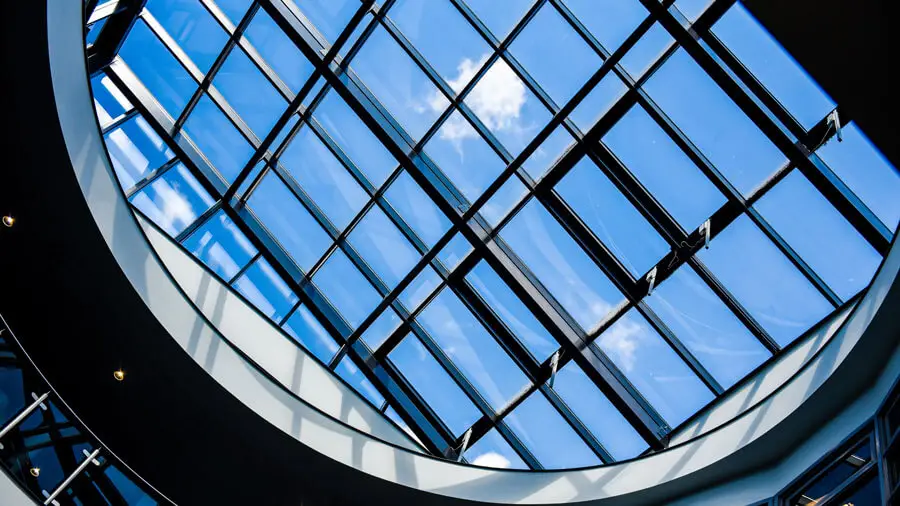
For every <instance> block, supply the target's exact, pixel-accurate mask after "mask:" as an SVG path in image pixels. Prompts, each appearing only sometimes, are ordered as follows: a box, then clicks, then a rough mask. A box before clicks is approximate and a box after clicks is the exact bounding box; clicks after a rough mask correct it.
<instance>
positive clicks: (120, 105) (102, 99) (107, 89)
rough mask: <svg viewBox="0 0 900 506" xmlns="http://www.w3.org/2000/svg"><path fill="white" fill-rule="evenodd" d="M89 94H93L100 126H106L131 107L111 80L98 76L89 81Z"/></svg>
mask: <svg viewBox="0 0 900 506" xmlns="http://www.w3.org/2000/svg"><path fill="white" fill-rule="evenodd" d="M91 92H92V93H93V94H94V107H95V108H96V109H97V119H98V120H100V126H106V125H108V124H109V123H110V122H112V120H114V119H115V118H118V117H119V116H121V115H123V114H125V113H126V112H127V111H129V110H131V108H132V107H133V106H132V105H131V102H129V101H128V99H127V98H125V95H123V94H122V92H121V91H119V88H118V87H116V85H115V84H113V82H112V79H110V78H109V77H107V76H105V75H100V76H98V77H95V78H93V79H91Z"/></svg>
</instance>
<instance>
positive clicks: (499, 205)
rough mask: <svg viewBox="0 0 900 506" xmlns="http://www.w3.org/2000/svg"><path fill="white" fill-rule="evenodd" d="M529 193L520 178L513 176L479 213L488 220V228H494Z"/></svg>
mask: <svg viewBox="0 0 900 506" xmlns="http://www.w3.org/2000/svg"><path fill="white" fill-rule="evenodd" d="M527 193H528V188H526V187H525V185H524V184H522V181H521V180H519V178H518V177H516V176H512V177H511V178H509V179H507V180H506V182H505V183H503V185H502V186H501V187H500V188H499V189H498V190H497V193H495V194H494V196H493V197H491V198H490V199H489V200H488V201H487V202H485V203H484V205H483V206H482V207H481V210H480V211H479V213H481V216H482V217H483V218H484V219H485V220H487V224H488V226H490V227H491V228H494V227H496V226H497V224H498V223H500V221H501V220H502V219H503V218H505V217H506V215H507V214H509V212H510V211H511V210H512V209H513V207H515V206H516V204H518V203H519V202H520V201H521V200H522V198H523V197H525V195H526V194H527Z"/></svg>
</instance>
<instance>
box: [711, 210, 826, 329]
mask: <svg viewBox="0 0 900 506" xmlns="http://www.w3.org/2000/svg"><path fill="white" fill-rule="evenodd" d="M699 257H700V259H701V260H702V261H703V262H704V263H705V264H706V266H707V267H709V269H710V270H711V271H712V272H713V274H715V275H716V277H717V278H719V279H720V280H721V281H722V283H723V284H724V285H725V287H726V288H728V290H729V291H730V292H731V293H732V294H733V295H734V296H735V298H737V299H738V301H740V302H741V304H742V305H743V306H744V307H745V308H746V309H747V311H749V312H750V314H751V315H753V317H754V318H756V320H757V321H759V323H760V324H761V325H762V326H763V327H765V329H766V330H767V331H768V332H769V334H771V336H772V338H774V339H775V341H776V342H777V343H778V344H780V345H781V346H785V345H787V344H789V343H790V342H791V341H793V340H794V338H796V337H797V336H798V335H800V334H801V333H803V332H805V331H806V329H808V328H809V327H810V326H811V325H812V324H814V323H816V322H817V321H819V320H820V319H822V318H823V317H824V316H825V315H827V314H828V313H830V312H831V311H832V310H833V309H834V308H832V307H831V305H830V304H829V303H828V301H826V300H825V299H824V298H823V297H822V296H821V295H820V294H819V292H817V291H816V289H815V288H813V286H812V285H811V284H809V282H808V281H806V279H805V278H804V277H803V275H802V274H800V271H798V270H797V269H796V268H794V266H793V265H792V264H791V263H790V261H789V260H788V259H787V257H785V256H784V255H782V254H781V252H780V251H778V248H776V247H775V245H774V244H772V242H771V241H769V239H768V238H767V237H766V236H765V235H763V233H762V231H760V230H759V229H758V228H756V225H754V224H753V223H752V222H751V221H750V218H748V217H746V216H741V217H740V218H738V219H737V220H736V221H735V222H734V223H733V224H732V225H730V226H729V227H728V228H726V229H725V230H723V231H722V233H721V234H719V235H718V236H717V237H716V238H715V239H714V240H713V241H712V242H711V243H710V247H709V249H708V250H702V251H700V253H699Z"/></svg>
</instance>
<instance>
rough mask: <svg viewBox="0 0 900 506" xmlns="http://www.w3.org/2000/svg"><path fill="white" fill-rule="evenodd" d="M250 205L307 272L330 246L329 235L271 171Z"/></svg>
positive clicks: (260, 184)
mask: <svg viewBox="0 0 900 506" xmlns="http://www.w3.org/2000/svg"><path fill="white" fill-rule="evenodd" d="M247 205H248V207H249V208H250V210H251V211H253V214H254V215H256V217H257V219H259V221H260V222H261V223H262V224H263V225H264V226H265V227H266V228H267V229H268V230H269V233H271V234H272V237H274V238H275V239H276V240H277V241H278V242H279V243H280V244H281V246H282V247H283V248H284V249H285V251H287V253H288V254H289V255H290V256H291V258H293V260H294V262H295V263H296V264H297V266H298V267H300V268H301V269H303V270H304V271H308V270H309V269H310V268H312V266H313V265H314V264H315V263H316V261H317V260H319V258H321V256H322V254H323V253H325V249H326V248H327V247H328V246H329V245H330V244H331V238H330V237H328V234H326V233H325V231H324V230H323V229H322V227H320V226H319V224H318V223H317V222H316V221H315V219H314V218H313V217H312V215H310V214H309V211H307V210H306V208H305V207H303V204H301V203H300V201H299V200H297V198H296V197H294V194H293V193H291V191H290V190H289V189H288V187H287V186H285V184H284V183H283V182H282V181H281V179H279V178H278V175H276V174H275V173H273V172H271V171H270V172H269V173H268V174H266V175H265V176H264V177H263V178H262V181H260V183H259V185H258V186H257V187H256V189H255V190H253V193H252V194H251V195H250V199H248V201H247Z"/></svg>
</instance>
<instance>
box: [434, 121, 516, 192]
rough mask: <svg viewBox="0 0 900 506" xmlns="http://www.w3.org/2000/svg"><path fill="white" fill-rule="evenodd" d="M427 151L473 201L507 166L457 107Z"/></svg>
mask: <svg viewBox="0 0 900 506" xmlns="http://www.w3.org/2000/svg"><path fill="white" fill-rule="evenodd" d="M425 151H426V152H427V154H428V155H429V156H431V158H432V159H433V160H434V161H435V162H436V163H437V165H438V167H439V168H440V169H441V171H442V172H443V173H444V174H446V176H447V178H448V179H450V182H451V183H453V185H454V186H456V187H457V188H458V189H459V190H460V191H461V192H462V194H463V195H464V196H465V197H466V198H467V199H468V200H469V202H474V201H475V200H476V199H477V198H478V197H480V196H481V194H482V193H483V192H484V189H485V188H487V187H488V185H490V184H491V183H492V182H494V179H496V178H497V176H498V175H499V174H500V172H501V171H503V168H504V167H505V166H506V164H505V163H503V160H501V159H500V157H499V156H497V153H495V152H494V150H493V149H491V147H490V146H489V145H488V144H487V142H485V140H484V139H483V138H482V137H481V136H480V135H479V134H478V132H476V131H475V129H474V128H473V127H472V125H471V124H470V123H469V122H468V121H467V120H466V119H465V118H464V117H463V116H462V115H461V114H460V113H459V112H456V111H454V112H453V114H451V115H450V117H449V118H447V121H445V122H444V124H443V125H441V128H440V130H438V132H437V135H435V136H434V137H432V138H431V140H430V141H428V144H427V145H426V146H425Z"/></svg>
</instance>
